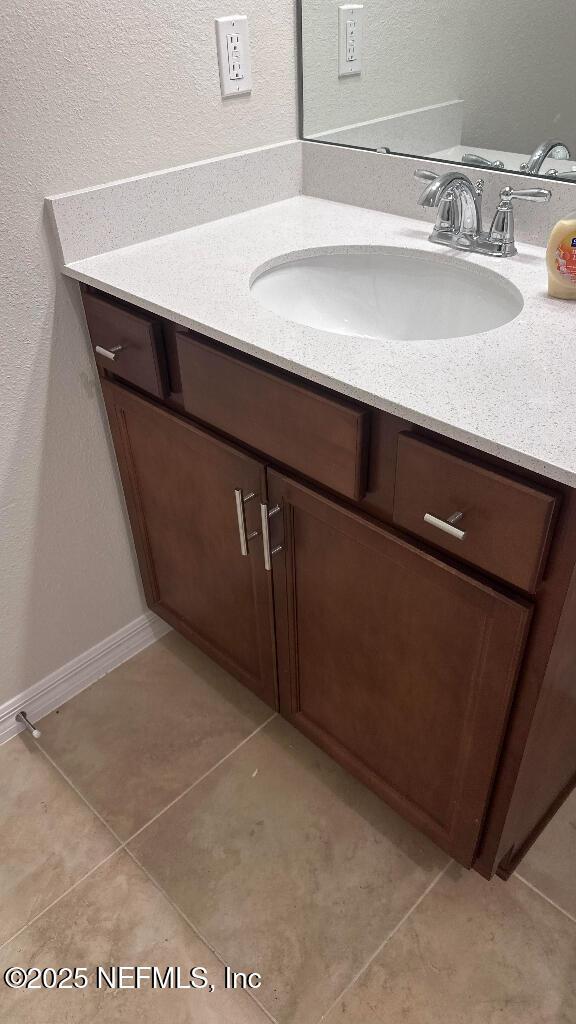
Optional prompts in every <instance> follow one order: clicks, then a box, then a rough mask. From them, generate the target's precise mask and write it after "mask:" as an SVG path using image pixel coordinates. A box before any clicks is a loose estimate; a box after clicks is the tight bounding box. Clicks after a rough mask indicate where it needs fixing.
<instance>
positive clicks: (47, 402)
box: [0, 0, 296, 704]
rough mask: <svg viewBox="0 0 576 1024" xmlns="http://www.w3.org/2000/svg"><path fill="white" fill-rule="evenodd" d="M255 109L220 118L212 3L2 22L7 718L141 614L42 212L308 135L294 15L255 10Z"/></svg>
mask: <svg viewBox="0 0 576 1024" xmlns="http://www.w3.org/2000/svg"><path fill="white" fill-rule="evenodd" d="M240 7H241V12H240V13H246V14H248V15H250V24H251V33H252V49H253V74H254V92H253V94H252V96H251V97H248V96H246V97H242V98H239V99H236V100H232V101H227V102H226V103H222V101H221V99H220V90H219V81H218V70H217V65H216V60H215V43H214V28H213V19H214V17H216V16H219V15H224V14H234V13H238V10H237V8H235V7H234V5H233V4H230V5H228V6H222V4H220V5H215V6H212V5H210V4H209V3H208V2H207V0H131V2H125V0H50V2H48V0H26V2H24V0H14V2H12V3H10V4H9V5H4V6H3V9H2V10H1V11H0V133H1V134H0V165H1V167H2V188H3V193H4V194H3V197H2V198H3V201H2V204H1V211H0V248H1V250H2V252H1V256H0V288H1V292H0V294H1V295H2V306H1V310H0V322H1V335H0V346H1V353H0V355H1V359H2V364H1V365H2V369H1V380H2V401H1V403H0V418H1V419H0V536H1V547H0V577H1V579H2V586H1V595H2V598H1V599H2V605H1V608H0V651H1V655H2V656H1V662H2V672H1V674H0V704H2V703H3V701H5V700H7V699H8V698H9V697H11V696H13V695H15V694H16V693H18V692H19V691H20V690H23V689H25V688H26V687H27V686H30V685H31V684H32V683H34V682H36V681H37V680H39V679H41V678H43V677H44V676H45V675H47V674H48V673H49V672H51V671H53V670H54V669H56V668H58V667H59V666H60V665H62V664H64V663H66V662H67V661H69V660H70V659H71V658H73V657H74V656H76V655H78V654H79V653H81V652H82V651H84V650H86V649H87V648H89V647H91V646H92V645H93V644H95V643H97V642H98V641H100V640H102V639H103V638H104V637H106V636H108V635H109V634H110V633H112V632H114V631H115V630H117V629H119V628H120V627H121V626H123V625H124V624H126V623H127V622H129V621H131V620H132V619H134V618H135V617H137V616H138V615H139V614H140V613H141V611H142V610H143V607H144V606H143V599H142V595H141V591H140V588H139V584H138V577H137V573H136V571H135V565H134V560H133V554H132V550H131V546H130V543H129V540H128V534H127V531H126V527H125V522H124V513H123V505H122V501H121V499H120V496H119V489H118V484H117V481H116V476H115V472H114V469H113V461H112V459H111V458H110V451H109V442H108V439H107V437H108V435H107V430H106V428H105V426H104V419H103V413H102V406H101V401H100V398H99V394H98V387H97V381H96V377H95V371H94V367H93V364H92V361H91V357H90V355H89V350H88V346H87V340H86V334H85V328H84V325H83V320H82V315H81V310H80V305H79V300H78V296H77V292H76V288H75V286H74V285H73V284H72V283H71V282H65V281H64V280H63V279H62V278H60V276H59V275H58V274H57V272H56V270H55V268H54V263H53V258H52V253H51V251H50V244H51V243H50V240H49V239H50V234H49V231H48V227H47V225H46V223H45V219H44V213H43V197H44V196H45V195H47V194H51V193H52V194H53V193H57V192H61V191H65V190H67V189H75V188H81V187H83V186H87V185H91V184H99V183H101V182H104V181H106V180H109V179H112V178H119V177H125V176H128V175H131V174H138V173H144V172H146V171H150V170H156V169H159V168H163V167H168V166H170V165H174V164H180V163H188V162H190V161H193V160H196V159H202V158H204V157H208V156H213V155H217V154H219V153H226V152H233V151H234V150H239V149H245V148H248V147H251V146H258V145H262V144H265V143H271V142H276V141H280V140H282V139H286V138H291V137H293V136H294V135H295V134H296V100H295V94H296V83H295V72H294V9H293V8H294V4H293V0H243V2H242V4H241V5H240Z"/></svg>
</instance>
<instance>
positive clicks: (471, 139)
mask: <svg viewBox="0 0 576 1024" xmlns="http://www.w3.org/2000/svg"><path fill="white" fill-rule="evenodd" d="M340 2H341V0H302V6H303V20H304V39H305V46H304V70H305V103H304V108H305V127H306V134H307V135H310V134H314V133H318V132H323V131H328V130H329V129H332V128H337V127H339V126H342V125H348V124H354V123H356V122H358V121H367V120H370V119H372V118H379V117H383V116H385V115H386V114H394V113H397V112H399V111H404V110H412V109H414V108H417V107H421V106H428V105H430V104H432V103H443V102H445V101H446V100H454V99H462V100H463V101H464V135H463V142H464V145H466V146H474V145H476V146H487V147H488V148H494V149H504V150H513V151H516V152H520V153H522V152H531V151H532V150H533V149H534V148H535V146H536V145H537V144H538V142H540V141H541V140H542V139H545V138H549V137H550V136H551V135H556V134H558V133H559V134H560V135H564V136H566V141H567V142H568V143H571V144H572V145H574V146H576V118H575V115H574V86H573V81H572V64H573V61H574V56H573V54H574V42H575V39H576V7H575V4H574V0H555V2H554V4H546V3H542V2H541V0H433V2H432V3H431V2H430V0H364V5H365V6H364V66H363V72H362V75H360V76H353V77H350V78H344V79H339V78H338V43H337V25H338V5H339V3H340Z"/></svg>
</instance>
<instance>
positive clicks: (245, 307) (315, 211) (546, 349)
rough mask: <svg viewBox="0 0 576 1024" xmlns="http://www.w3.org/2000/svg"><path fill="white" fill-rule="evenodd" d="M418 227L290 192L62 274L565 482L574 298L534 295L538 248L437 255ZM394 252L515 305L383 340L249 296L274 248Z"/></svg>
mask: <svg viewBox="0 0 576 1024" xmlns="http://www.w3.org/2000/svg"><path fill="white" fill-rule="evenodd" d="M429 232H430V225H429V224H425V223H423V222H421V221H416V220H408V219H406V218H403V217H395V216H392V215H390V214H386V213H378V212H375V211H372V210H366V209H362V208H359V207H353V206H345V205H341V204H336V203H332V202H328V201H326V200H324V199H313V198H310V197H307V196H298V197H295V198H293V199H287V200H285V201H283V202H280V203H274V204H272V205H270V206H263V207H259V208H258V209H255V210H251V211H249V212H247V213H242V214H238V215H237V216H233V217H226V218H224V219H222V220H218V221H212V222H210V223H207V224H203V225H200V226H198V227H194V228H190V229H189V230H185V231H178V232H176V233H174V234H170V235H165V236H163V237H160V238H155V239H153V240H152V241H148V242H142V243H140V244H138V245H132V246H128V247H126V248H123V249H117V250H115V251H113V252H108V253H104V254H102V255H99V256H93V257H91V258H89V259H84V260H80V261H78V262H75V263H70V264H68V265H67V266H66V267H65V268H64V272H65V273H66V274H68V275H69V276H70V277H74V278H77V279H78V280H80V281H84V282H86V283H88V284H92V285H94V286H96V287H98V288H100V289H102V290H103V291H105V292H109V293H110V294H112V295H116V296H118V297H120V298H123V299H126V300H128V301H130V302H132V303H134V304H135V305H138V306H141V307H142V308H144V309H148V310H151V311H153V312H156V313H159V314H161V315H162V316H165V317H167V318H169V319H171V320H174V321H176V322H177V323H180V324H182V325H184V326H186V327H191V328H194V329H195V330H198V331H200V332H201V333H203V334H206V335H208V336H209V337H212V338H215V339H217V340H219V341H223V342H225V343H226V344H229V345H231V346H233V347H234V348H237V349H240V350H242V351H244V352H248V353H251V354H253V355H255V356H258V357H259V358H260V359H264V360H266V361H267V362H270V363H273V364H275V365H277V366H280V367H283V368H285V369H288V370H291V371H292V372H294V373H297V374H299V375H300V376H301V377H304V378H308V379H310V380H314V381H317V382H319V383H321V384H324V385H326V386H328V387H330V388H332V389H333V390H335V391H338V392H340V393H342V394H345V395H350V396H352V397H354V398H357V399H359V400H361V401H362V402H365V403H367V404H369V405H373V406H376V407H377V408H379V409H384V410H386V411H388V412H391V413H394V414H395V415H398V416H401V417H404V418H406V419H409V420H411V421H412V422H414V423H417V424H420V425H421V426H424V427H429V428H430V429H433V430H435V431H438V432H439V433H441V434H444V435H446V436H448V437H451V438H455V439H457V440H459V441H463V442H464V443H466V444H469V445H472V446H473V447H474V448H478V449H480V450H481V451H485V452H489V453H492V454H494V455H497V456H500V457H501V458H504V459H507V460H508V461H510V462H512V463H514V464H515V465H518V466H522V467H525V468H527V469H532V470H535V471H536V472H538V473H542V474H543V475H544V476H547V477H549V478H551V479H552V480H557V481H561V482H563V483H566V484H570V485H572V486H576V303H571V302H562V301H559V300H555V299H550V298H549V297H548V295H547V293H546V280H547V277H546V264H545V259H544V255H545V254H544V250H543V249H540V248H536V247H534V246H528V245H519V250H520V252H519V254H518V256H516V257H514V258H513V259H508V260H495V259H491V258H489V257H482V256H473V255H470V254H468V253H461V252H455V251H453V250H450V249H445V248H442V249H441V248H439V247H438V246H435V245H431V244H430V243H429V242H428V240H427V239H428V234H429ZM347 245H349V246H353V245H354V246H355V245H394V246H400V247H403V248H410V249H419V250H421V251H424V252H427V253H431V252H433V253H434V254H435V255H436V256H437V258H438V259H439V260H442V259H443V260H465V261H466V262H470V263H476V264H478V265H479V266H483V267H488V268H489V269H490V270H494V271H496V272H497V273H499V274H502V276H504V277H505V278H507V279H508V280H509V281H511V282H512V283H513V284H515V285H516V286H517V287H518V288H519V289H520V291H521V292H522V294H523V297H524V309H523V310H522V312H521V313H520V314H519V316H518V317H516V319H515V320H513V321H511V322H510V323H509V324H507V325H505V326H503V327H499V328H497V329H495V330H492V331H488V332H486V333H484V334H477V335H472V336H469V337H465V338H451V339H448V340H447V339H440V340H434V341H381V340H378V341H377V340H372V339H367V338H359V337H348V336H342V335H337V334H330V333H328V332H326V331H318V330H314V329H313V328H309V327H303V326H301V325H299V324H296V323H292V322H288V321H286V320H283V319H282V318H281V317H279V316H277V315H276V314H274V313H271V312H270V311H268V310H267V309H266V308H264V307H263V306H262V305H261V304H260V303H259V302H258V300H257V299H256V298H255V297H254V296H253V295H252V294H251V292H250V278H251V275H252V274H253V273H254V271H255V270H257V268H258V267H260V266H261V265H262V264H266V263H268V262H269V261H270V260H274V259H275V258H277V257H279V256H282V255H284V254H286V253H291V252H297V251H299V250H304V249H311V248H312V249H313V248H318V247H325V246H326V247H331V246H333V247H335V248H338V249H340V248H341V247H342V246H347Z"/></svg>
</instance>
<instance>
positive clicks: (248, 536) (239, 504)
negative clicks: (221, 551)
mask: <svg viewBox="0 0 576 1024" xmlns="http://www.w3.org/2000/svg"><path fill="white" fill-rule="evenodd" d="M255 497H256V494H255V492H254V491H251V492H250V494H247V495H246V497H244V495H243V494H242V488H241V487H236V488H235V490H234V500H235V502H236V518H237V519H238V533H239V534H240V551H241V553H242V554H243V555H244V556H245V557H246V555H247V554H248V542H249V541H251V540H252V539H253V538H254V537H257V536H258V530H252V533H247V532H246V513H245V511H244V505H245V504H246V502H247V501H252V498H255Z"/></svg>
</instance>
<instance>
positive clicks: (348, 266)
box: [250, 246, 524, 341]
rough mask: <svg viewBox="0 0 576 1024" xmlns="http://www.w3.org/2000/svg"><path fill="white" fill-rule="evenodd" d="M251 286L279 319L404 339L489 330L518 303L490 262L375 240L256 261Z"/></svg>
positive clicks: (515, 293)
mask: <svg viewBox="0 0 576 1024" xmlns="http://www.w3.org/2000/svg"><path fill="white" fill-rule="evenodd" d="M250 287H251V289H252V293H253V295H254V296H255V298H257V299H258V301H259V302H261V303H262V304H263V305H264V306H266V307H267V308H268V309H270V310H272V311H273V312H274V313H278V314H279V315H280V316H281V317H283V318H284V319H286V320H292V321H293V322H295V323H298V324H306V325H307V326H309V327H315V328H318V329H319V330H322V331H332V332H333V333H334V334H348V335H356V336H358V335H359V336H361V337H364V338H377V339H378V338H381V339H388V340H404V341H415V340H417V339H433V338H458V337H464V336H466V335H469V334H480V333H482V332H483V331H490V330H493V329H494V328H495V327H501V326H502V325H503V324H506V323H509V322H510V320H513V319H514V317H516V316H518V314H519V313H520V311H521V309H522V306H523V304H524V302H523V299H522V295H521V293H520V292H519V291H518V289H517V288H516V287H515V285H513V284H511V283H510V282H509V281H507V280H506V279H505V278H503V277H502V276H501V275H500V274H497V273H495V272H494V271H493V270H488V269H487V268H485V267H479V266H477V265H476V264H470V263H466V262H464V261H463V260H462V259H459V258H458V257H450V256H448V257H447V256H445V255H443V254H441V253H438V254H436V253H426V252H420V251H417V250H410V249H400V248H394V247H380V246H378V247H375V246H371V247H352V248H350V247H346V248H345V249H344V248H343V249H340V250H336V251H335V250H334V249H329V250H327V249H314V250H305V251H304V252H300V253H292V254H289V255H287V256H284V257H280V258H279V259H277V260H274V261H273V263H271V264H266V265H265V266H263V267H260V268H259V269H258V270H257V271H256V272H255V273H254V274H253V275H252V278H251V281H250Z"/></svg>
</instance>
